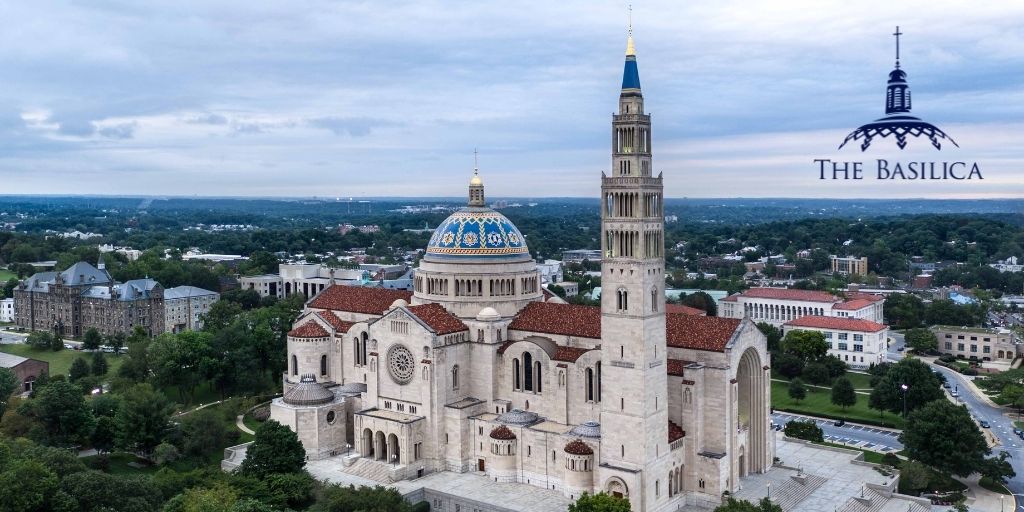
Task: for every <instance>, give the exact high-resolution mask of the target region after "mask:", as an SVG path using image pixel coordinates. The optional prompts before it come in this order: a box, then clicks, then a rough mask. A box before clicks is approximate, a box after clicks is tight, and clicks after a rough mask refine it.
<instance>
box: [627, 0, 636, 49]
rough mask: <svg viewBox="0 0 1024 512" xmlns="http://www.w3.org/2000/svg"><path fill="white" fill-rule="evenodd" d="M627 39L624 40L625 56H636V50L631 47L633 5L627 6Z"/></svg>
mask: <svg viewBox="0 0 1024 512" xmlns="http://www.w3.org/2000/svg"><path fill="white" fill-rule="evenodd" d="M628 16H629V37H628V38H626V55H633V56H636V48H634V47H633V4H629V15H628Z"/></svg>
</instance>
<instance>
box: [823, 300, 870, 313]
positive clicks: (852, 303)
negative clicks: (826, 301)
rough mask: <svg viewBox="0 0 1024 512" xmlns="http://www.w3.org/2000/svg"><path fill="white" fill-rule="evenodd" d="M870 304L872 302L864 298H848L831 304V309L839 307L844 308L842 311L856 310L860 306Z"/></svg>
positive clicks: (863, 306) (864, 306)
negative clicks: (833, 304)
mask: <svg viewBox="0 0 1024 512" xmlns="http://www.w3.org/2000/svg"><path fill="white" fill-rule="evenodd" d="M872 304H874V302H872V301H870V300H866V299H853V300H848V301H846V302H840V303H839V304H836V305H835V306H832V309H841V310H844V311H856V310H858V309H861V308H866V307H868V306H870V305H872Z"/></svg>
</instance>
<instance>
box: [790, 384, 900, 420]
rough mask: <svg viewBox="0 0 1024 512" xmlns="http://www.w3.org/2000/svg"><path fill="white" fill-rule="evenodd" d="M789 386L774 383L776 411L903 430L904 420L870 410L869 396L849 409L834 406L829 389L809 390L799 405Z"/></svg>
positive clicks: (864, 396) (893, 415) (861, 397)
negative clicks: (790, 395) (790, 394)
mask: <svg viewBox="0 0 1024 512" xmlns="http://www.w3.org/2000/svg"><path fill="white" fill-rule="evenodd" d="M788 391H789V385H788V384H787V383H785V382H775V381H773V382H772V407H774V408H775V410H781V411H789V412H795V413H802V414H809V415H812V416H822V417H827V418H843V419H846V420H849V421H854V422H864V423H872V424H879V422H881V423H885V424H886V425H888V426H892V427H894V428H903V418H901V417H899V416H897V415H895V414H892V413H888V412H887V413H883V414H882V415H879V413H878V411H876V410H874V409H869V408H868V397H867V395H857V404H856V405H854V406H852V407H847V408H846V410H843V408H842V407H839V406H837V405H832V392H831V391H830V390H827V389H817V388H810V387H809V388H807V398H806V399H804V400H801V401H800V402H799V403H797V402H796V401H794V400H793V399H792V398H790V397H789V393H788Z"/></svg>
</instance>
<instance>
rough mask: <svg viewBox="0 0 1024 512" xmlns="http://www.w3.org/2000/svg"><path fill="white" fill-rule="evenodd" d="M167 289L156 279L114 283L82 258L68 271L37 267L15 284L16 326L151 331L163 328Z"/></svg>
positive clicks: (77, 331) (79, 331) (73, 331)
mask: <svg viewBox="0 0 1024 512" xmlns="http://www.w3.org/2000/svg"><path fill="white" fill-rule="evenodd" d="M163 294H164V289H163V287H162V286H160V284H159V283H157V282H156V281H154V280H152V279H135V280H132V281H128V282H127V283H115V282H114V280H113V279H112V278H111V277H110V274H108V273H107V271H106V270H105V269H104V268H103V264H102V263H100V265H99V266H98V267H94V266H92V265H90V264H88V263H86V262H84V261H80V262H78V263H75V264H74V265H72V266H71V267H70V268H68V269H67V270H65V271H64V272H39V273H37V274H35V275H33V276H32V277H30V278H28V279H26V280H24V281H22V282H21V283H20V284H19V285H18V287H17V288H15V289H14V308H15V317H16V323H17V325H18V327H22V328H25V329H32V330H50V331H53V332H55V333H58V334H60V335H61V336H65V337H79V336H82V335H83V334H85V331H86V330H88V329H90V328H95V329H96V330H98V331H99V332H100V334H104V335H108V334H114V333H125V334H127V333H130V332H131V331H132V330H133V329H134V328H135V327H136V326H138V327H142V328H143V329H145V330H146V332H147V333H149V334H150V335H155V334H159V333H162V332H164V295H163Z"/></svg>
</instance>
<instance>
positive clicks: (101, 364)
mask: <svg viewBox="0 0 1024 512" xmlns="http://www.w3.org/2000/svg"><path fill="white" fill-rule="evenodd" d="M109 368H110V365H109V364H108V363H107V356H105V355H103V352H93V353H92V374H93V375H95V376H97V377H102V376H104V375H106V374H107V370H108V369H109Z"/></svg>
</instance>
